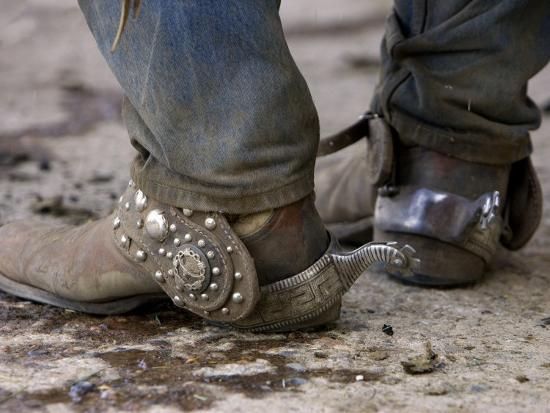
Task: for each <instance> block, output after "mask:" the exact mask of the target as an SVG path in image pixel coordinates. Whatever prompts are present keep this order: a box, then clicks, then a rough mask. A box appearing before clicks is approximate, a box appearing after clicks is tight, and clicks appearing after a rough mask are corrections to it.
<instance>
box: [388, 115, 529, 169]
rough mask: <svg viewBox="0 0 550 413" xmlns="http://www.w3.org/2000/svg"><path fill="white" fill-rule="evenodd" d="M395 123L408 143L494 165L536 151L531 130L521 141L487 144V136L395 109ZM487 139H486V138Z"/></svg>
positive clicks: (392, 122)
mask: <svg viewBox="0 0 550 413" xmlns="http://www.w3.org/2000/svg"><path fill="white" fill-rule="evenodd" d="M390 124H391V126H392V127H393V128H394V129H395V130H396V131H397V134H398V135H399V138H400V140H401V141H402V142H403V143H404V144H405V145H418V146H422V147H425V148H428V149H431V150H434V151H436V152H440V153H443V154H445V155H448V156H451V157H453V158H457V159H462V160H464V161H468V162H477V163H484V164H490V165H505V164H511V163H514V162H517V161H519V160H522V159H525V158H527V157H528V156H529V155H530V154H531V152H532V151H533V147H532V143H531V139H530V136H529V134H528V133H526V134H525V137H524V139H521V142H518V141H517V140H510V142H509V143H508V144H502V143H501V144H500V145H494V144H491V143H489V144H484V142H487V139H486V137H481V136H479V135H478V134H475V133H469V132H466V133H465V132H457V131H446V130H442V129H440V128H438V127H435V126H431V125H427V124H425V123H423V122H421V121H419V120H417V119H414V118H412V117H410V116H407V115H405V114H402V113H397V112H395V111H392V113H391V121H390ZM482 138H485V139H482Z"/></svg>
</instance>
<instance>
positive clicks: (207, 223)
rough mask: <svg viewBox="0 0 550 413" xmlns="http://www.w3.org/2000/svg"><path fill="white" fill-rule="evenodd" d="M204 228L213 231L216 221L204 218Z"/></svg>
mask: <svg viewBox="0 0 550 413" xmlns="http://www.w3.org/2000/svg"><path fill="white" fill-rule="evenodd" d="M204 226H205V227H206V228H207V229H214V228H216V221H215V220H214V218H206V219H205V220H204Z"/></svg>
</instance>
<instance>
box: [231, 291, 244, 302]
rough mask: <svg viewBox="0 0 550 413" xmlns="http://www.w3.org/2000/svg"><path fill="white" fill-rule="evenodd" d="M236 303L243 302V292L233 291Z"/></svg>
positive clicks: (233, 298)
mask: <svg viewBox="0 0 550 413" xmlns="http://www.w3.org/2000/svg"><path fill="white" fill-rule="evenodd" d="M231 299H232V300H233V302H234V303H237V304H240V303H242V302H243V296H242V295H241V293H233V296H232V297H231Z"/></svg>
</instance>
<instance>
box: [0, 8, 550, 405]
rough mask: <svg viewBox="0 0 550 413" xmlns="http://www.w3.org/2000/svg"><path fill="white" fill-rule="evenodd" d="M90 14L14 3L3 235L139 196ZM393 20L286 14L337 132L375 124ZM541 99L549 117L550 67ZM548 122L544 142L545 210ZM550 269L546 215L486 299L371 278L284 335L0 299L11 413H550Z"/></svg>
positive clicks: (482, 290) (8, 30)
mask: <svg viewBox="0 0 550 413" xmlns="http://www.w3.org/2000/svg"><path fill="white" fill-rule="evenodd" d="M75 3H76V2H74V1H72V0H20V1H17V2H16V1H8V0H2V1H0V4H1V6H2V13H1V14H0V96H1V98H0V222H1V223H5V222H8V221H10V220H12V219H15V218H31V217H32V218H33V219H47V220H60V221H64V222H67V221H68V222H75V223H77V222H82V221H85V220H87V219H89V218H90V217H94V216H101V215H104V214H107V213H109V211H110V210H111V208H113V205H114V202H115V201H114V200H115V199H116V198H117V196H118V194H119V193H120V192H121V190H122V189H123V188H124V186H125V185H126V182H127V179H128V163H129V161H130V159H131V157H132V154H133V152H132V149H131V147H130V145H129V143H128V139H127V135H126V132H125V130H124V128H123V127H122V125H121V123H120V119H119V105H120V100H121V92H120V90H119V88H118V86H117V84H116V83H115V81H114V79H113V77H112V75H111V74H110V73H109V71H108V70H107V68H106V67H105V65H104V63H103V61H102V59H101V56H100V55H99V53H98V52H97V51H96V49H95V46H94V43H93V39H92V38H91V35H90V34H89V33H88V31H87V28H86V26H85V23H84V21H83V18H82V17H81V15H80V14H79V11H78V8H77V6H76V4H75ZM145 3H146V2H145ZM389 6H390V4H389V3H388V1H386V0H384V1H382V0H378V1H369V2H366V1H364V0H342V1H338V2H335V1H330V0H322V1H321V0H301V1H299V2H291V1H287V2H283V10H282V15H283V20H284V24H285V30H286V32H287V34H288V40H289V43H290V46H291V49H292V51H293V53H294V55H295V58H296V60H297V62H298V65H299V66H300V68H301V69H302V70H303V73H304V75H305V77H306V79H307V80H308V82H309V84H310V87H311V90H312V93H313V95H314V98H315V101H316V103H317V105H318V108H319V112H320V116H321V120H322V129H323V132H324V134H327V133H330V132H333V131H335V130H337V129H338V128H339V127H341V126H344V125H346V123H348V122H350V121H352V120H353V119H355V117H356V116H357V115H358V114H359V113H360V112H361V111H363V110H364V109H366V108H367V106H368V102H369V98H370V96H371V94H372V90H373V86H374V84H375V82H376V74H377V71H378V67H379V59H378V52H377V51H378V44H379V41H380V37H381V35H382V32H383V25H384V18H385V15H386V13H387V10H388V7H389ZM530 91H531V94H532V97H533V98H534V99H535V101H536V102H537V103H539V104H541V105H546V106H550V68H547V69H546V70H544V71H543V72H542V73H540V74H539V75H537V77H536V78H535V79H534V80H533V81H532V83H531V85H530ZM548 112H550V108H547V114H546V115H545V118H544V122H543V126H542V128H541V129H540V130H539V131H537V132H536V133H534V134H533V140H534V146H535V154H534V161H535V164H536V165H537V168H538V171H539V173H540V176H541V179H542V183H543V186H544V189H545V191H546V193H547V194H548V193H550V191H549V189H550V188H549V186H550V180H549V179H548V178H549V176H550V164H549V163H548V161H547V159H548V157H549V156H550V139H549V138H550V137H549V136H546V135H549V134H550V114H548ZM547 205H550V203H549V202H547ZM549 264H550V213H549V211H548V210H546V215H545V219H544V221H543V224H542V226H541V228H540V229H539V231H538V233H537V235H536V237H535V238H534V239H533V240H532V241H531V242H530V244H529V245H528V247H526V248H525V249H524V250H522V251H521V252H519V253H515V254H508V253H505V252H502V253H500V254H499V256H498V258H497V260H496V261H495V264H494V266H493V270H492V271H491V272H490V273H489V275H488V276H487V277H486V279H485V280H484V281H483V282H482V283H480V284H478V285H475V286H470V287H467V288H461V289H447V290H442V289H422V288H417V287H412V286H407V285H403V284H399V283H397V282H395V281H393V280H392V279H390V278H388V277H387V276H386V275H384V274H379V273H367V274H365V275H364V276H363V277H362V278H361V279H360V280H359V281H358V283H357V284H356V285H355V286H354V288H353V289H352V291H351V292H350V293H349V294H348V295H347V296H346V299H345V304H344V311H343V314H342V318H341V320H340V321H339V322H338V323H336V324H335V325H333V326H330V328H327V329H326V330H323V331H317V332H312V333H292V334H277V335H262V334H243V333H237V332H234V331H232V330H229V329H223V328H218V327H212V326H208V325H206V324H205V323H204V322H203V321H201V320H200V319H198V318H196V317H193V316H189V315H187V314H185V313H182V312H179V311H175V309H174V308H173V307H170V306H169V305H167V306H164V307H163V306H161V307H157V308H153V309H148V310H147V311H144V312H142V313H137V314H131V315H125V316H117V317H93V316H88V315H82V314H78V313H75V312H72V311H65V310H61V309H57V308H53V307H50V306H43V305H38V304H33V303H30V302H25V301H21V300H17V299H15V298H12V297H10V296H7V295H0V411H12V412H13V411H20V412H23V411H36V412H52V413H54V412H55V413H62V412H73V411H74V412H83V411H86V412H88V411H89V412H99V411H101V412H103V411H111V412H117V411H137V410H139V411H148V412H172V411H181V410H193V411H196V412H200V411H205V412H206V411H224V412H240V411H248V412H255V411H269V412H279V411H280V412H287V411H295V412H311V411H315V412H334V411H343V412H344V411H345V412H370V411H381V412H385V411H387V412H411V411H426V410H430V411H451V412H473V411H482V412H496V411H513V412H516V411H525V412H543V411H550V407H549V406H550V273H549V271H548V266H549ZM384 324H390V325H391V326H392V327H393V335H389V334H386V333H385V332H383V331H382V330H383V326H384ZM415 372H417V373H423V374H412V373H415Z"/></svg>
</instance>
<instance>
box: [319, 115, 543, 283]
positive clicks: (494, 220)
mask: <svg viewBox="0 0 550 413" xmlns="http://www.w3.org/2000/svg"><path fill="white" fill-rule="evenodd" d="M370 122H371V123H372V122H375V123H376V125H375V126H374V127H373V125H371V126H370V127H365V130H364V133H363V135H362V136H367V146H368V148H366V147H365V144H364V142H361V141H360V142H357V143H355V144H354V145H353V146H352V147H350V148H348V149H351V148H354V149H353V150H351V151H348V153H347V154H346V155H345V156H342V153H343V152H344V151H342V152H341V153H333V154H330V155H328V156H324V157H321V158H320V159H319V162H318V165H317V170H316V177H317V178H316V192H317V195H318V196H317V200H316V203H317V206H318V209H319V212H320V214H321V217H322V218H323V220H324V221H325V223H326V224H327V226H328V227H329V228H331V229H332V230H333V231H334V232H335V234H338V236H339V238H340V239H341V240H343V241H346V242H352V243H364V242H368V241H370V240H371V238H370V234H371V233H373V238H374V240H376V241H385V240H390V239H391V240H395V241H398V242H400V243H407V244H410V245H411V246H412V247H414V248H415V249H416V250H417V256H418V258H419V259H420V260H421V263H420V265H418V266H417V267H416V268H415V269H414V274H413V275H412V276H411V275H410V274H409V273H401V272H400V271H393V272H391V273H392V275H393V276H395V277H397V278H399V279H402V280H404V281H407V282H412V283H417V284H421V285H431V286H453V285H461V284H466V283H471V282H474V281H477V280H479V279H480V278H481V277H482V275H483V274H484V272H485V271H486V268H487V265H488V264H489V263H490V261H491V259H492V257H493V256H494V254H495V251H496V248H497V246H498V244H499V243H500V244H502V245H503V246H504V247H506V248H508V249H510V250H516V249H519V248H521V247H522V246H523V245H525V244H526V243H527V241H528V240H529V239H530V238H531V236H532V235H533V233H534V231H535V230H536V228H537V226H538V224H539V222H540V217H541V210H542V207H541V206H542V195H541V190H540V185H539V183H538V179H537V176H536V173H535V171H534V169H533V166H532V164H531V162H530V160H529V159H525V160H523V161H520V162H517V163H515V164H513V165H485V164H478V163H472V162H466V161H462V160H459V159H455V158H451V157H448V156H445V155H443V154H440V153H437V152H434V151H431V150H428V149H424V148H421V147H408V146H405V145H403V144H401V143H400V141H399V140H398V139H395V138H394V136H392V134H391V131H390V129H389V128H388V127H387V125H386V126H384V122H383V120H382V119H381V118H376V117H374V118H371V119H370ZM348 135H349V134H348ZM356 136H359V133H356ZM346 140H349V137H346V133H344V134H343V135H342V134H340V135H335V136H333V137H331V138H330V140H327V141H326V142H322V143H321V147H325V148H326V147H329V145H332V146H336V147H341V146H343V145H340V144H339V142H342V141H344V142H345V141H346ZM325 152H330V150H328V151H327V150H325ZM376 187H378V194H377V196H374V195H373V192H374V189H375V188H376Z"/></svg>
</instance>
